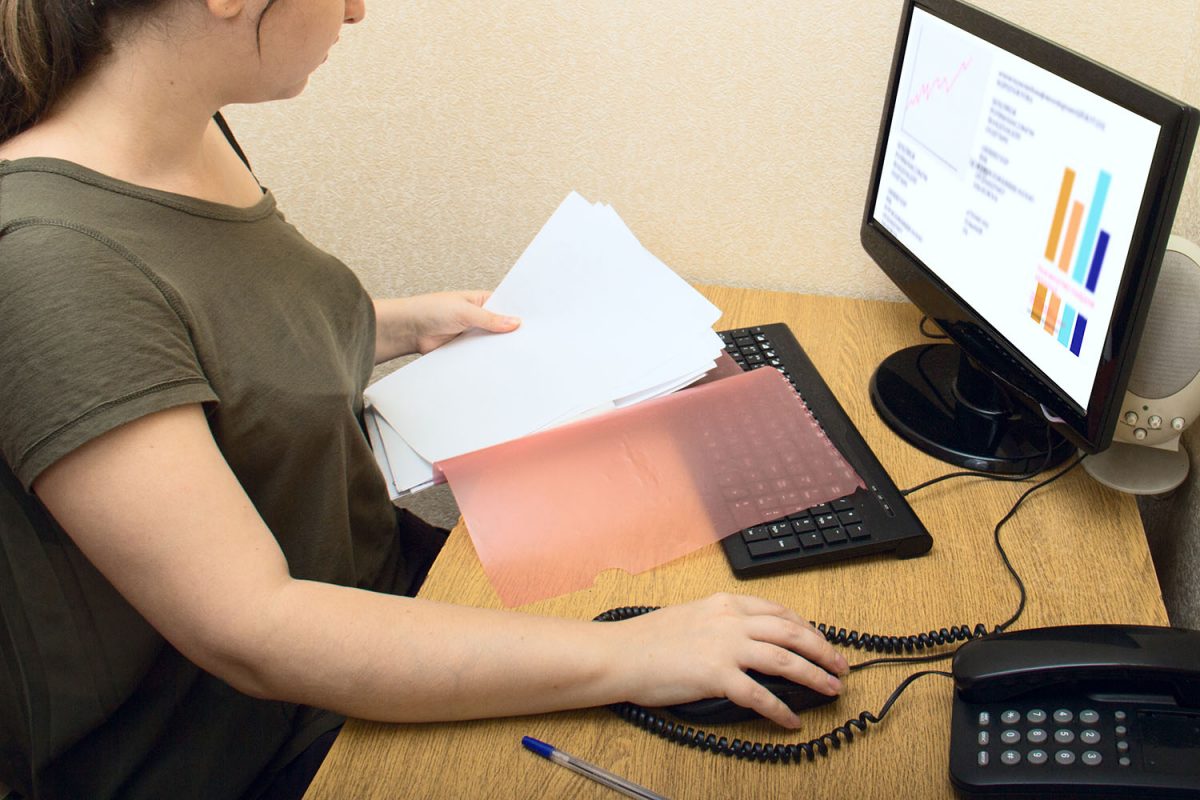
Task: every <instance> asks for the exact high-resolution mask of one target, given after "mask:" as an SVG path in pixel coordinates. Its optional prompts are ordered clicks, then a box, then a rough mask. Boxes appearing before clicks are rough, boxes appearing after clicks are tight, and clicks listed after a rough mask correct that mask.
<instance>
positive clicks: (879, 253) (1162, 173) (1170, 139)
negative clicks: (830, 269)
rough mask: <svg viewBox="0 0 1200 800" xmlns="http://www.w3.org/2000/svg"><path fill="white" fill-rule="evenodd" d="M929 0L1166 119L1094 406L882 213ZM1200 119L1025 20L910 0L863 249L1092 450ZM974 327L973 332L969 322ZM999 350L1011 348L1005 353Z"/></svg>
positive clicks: (945, 15) (1110, 425)
mask: <svg viewBox="0 0 1200 800" xmlns="http://www.w3.org/2000/svg"><path fill="white" fill-rule="evenodd" d="M915 8H920V9H923V10H925V11H927V12H928V13H930V14H932V15H933V16H935V17H938V18H940V19H943V20H945V21H947V22H949V23H950V24H952V25H955V26H956V27H958V28H961V29H963V30H965V31H967V32H969V33H971V34H974V35H976V36H978V37H979V38H981V39H984V40H985V41H988V42H991V43H992V44H995V45H996V46H998V47H1000V48H1002V49H1005V50H1007V51H1009V52H1011V53H1013V54H1014V55H1017V56H1019V57H1020V58H1023V59H1025V60H1026V61H1029V62H1030V63H1032V64H1035V65H1037V66H1040V67H1042V68H1044V69H1046V70H1048V71H1050V72H1052V73H1054V74H1056V75H1059V76H1060V77H1063V78H1065V79H1066V80H1068V81H1071V82H1072V83H1075V84H1077V85H1079V86H1081V87H1082V88H1084V89H1087V90H1088V91H1091V92H1093V93H1095V94H1096V95H1098V96H1100V97H1103V98H1106V99H1107V100H1109V101H1111V102H1113V103H1115V104H1117V105H1119V106H1122V107H1123V108H1126V109H1129V110H1130V111H1132V112H1134V113H1136V114H1138V115H1140V116H1142V117H1144V118H1146V119H1148V120H1150V121H1152V122H1154V123H1156V124H1157V125H1159V127H1160V131H1159V137H1158V143H1157V145H1156V146H1155V150H1154V157H1153V159H1152V161H1151V164H1150V170H1149V173H1148V176H1147V183H1146V192H1145V195H1144V197H1143V199H1142V203H1141V206H1140V207H1139V209H1138V216H1137V222H1136V224H1135V226H1134V236H1133V238H1132V241H1131V242H1130V248H1129V254H1128V257H1127V260H1126V263H1125V265H1124V271H1123V273H1122V278H1121V283H1120V288H1119V289H1118V293H1117V300H1116V305H1115V307H1114V309H1113V314H1112V319H1111V321H1110V323H1109V327H1108V330H1107V331H1106V332H1105V344H1104V348H1103V351H1102V355H1101V359H1100V363H1099V365H1098V367H1097V371H1096V379H1095V383H1094V384H1093V387H1092V393H1091V396H1090V398H1089V401H1088V405H1087V409H1090V411H1087V410H1085V409H1084V408H1082V407H1080V406H1079V405H1078V404H1077V403H1075V402H1074V401H1073V400H1072V399H1071V398H1070V397H1068V396H1067V395H1066V393H1065V392H1063V391H1062V390H1061V389H1060V388H1059V387H1057V385H1056V384H1055V382H1054V381H1053V380H1052V379H1051V378H1050V377H1049V376H1048V375H1046V374H1045V373H1044V372H1042V371H1041V370H1040V369H1039V368H1038V367H1037V365H1035V364H1034V363H1033V362H1032V361H1030V360H1029V359H1028V358H1026V357H1025V356H1024V355H1023V354H1022V353H1021V352H1020V351H1019V350H1018V349H1017V348H1015V347H1013V346H1012V345H1011V344H1010V343H1009V342H1008V341H1007V339H1005V338H1004V336H1002V335H1001V334H1000V333H999V332H998V331H997V330H996V329H995V328H994V327H992V326H991V325H990V324H989V323H988V322H987V320H985V319H983V318H982V317H980V316H979V315H978V314H976V313H975V311H974V310H973V309H972V308H971V307H970V306H969V305H968V304H967V303H966V302H965V301H963V300H962V299H961V298H960V297H958V295H957V294H956V293H955V292H954V291H953V290H952V289H951V288H950V287H949V286H947V285H946V284H945V283H944V282H943V281H942V280H941V279H940V278H938V276H937V275H936V274H935V273H934V272H933V271H932V270H930V269H928V268H927V267H925V266H924V265H923V264H922V263H921V261H920V259H918V258H917V257H916V256H915V255H913V254H912V253H911V252H910V251H909V250H908V249H907V248H905V247H904V245H902V244H901V243H900V242H899V241H898V240H896V239H895V238H894V237H893V236H892V235H891V234H890V233H889V232H888V231H887V229H886V228H884V227H883V226H882V225H881V224H879V223H877V222H876V221H875V219H874V209H875V201H876V197H877V195H878V191H879V183H880V176H881V174H882V168H883V156H884V153H885V150H886V147H887V142H888V137H889V135H890V131H891V118H892V112H893V110H894V108H895V105H896V101H897V97H898V94H899V92H898V83H899V79H900V70H901V66H902V65H903V63H904V51H905V46H906V44H907V40H908V32H909V29H910V27H911V24H912V17H913V10H914V9H915ZM1198 124H1200V114H1198V113H1197V111H1196V109H1194V108H1191V107H1190V106H1188V105H1186V104H1184V103H1181V102H1179V101H1177V100H1174V99H1173V98H1171V97H1169V96H1167V95H1165V94H1163V93H1161V92H1159V91H1157V90H1154V89H1151V88H1150V87H1148V86H1145V85H1144V84H1142V83H1139V82H1138V81H1136V80H1134V79H1132V78H1129V77H1128V76H1125V75H1122V74H1120V73H1118V72H1116V71H1115V70H1113V69H1111V68H1109V67H1106V66H1104V65H1102V64H1100V63H1098V62H1096V61H1093V60H1091V59H1089V58H1087V57H1086V56H1083V55H1080V54H1079V53H1076V52H1074V51H1071V50H1068V49H1067V48H1065V47H1063V46H1061V45H1058V44H1056V43H1054V42H1052V41H1050V40H1048V39H1046V38H1044V37H1042V36H1039V35H1037V34H1035V33H1032V32H1030V31H1027V30H1025V29H1023V28H1020V27H1018V26H1016V25H1013V24H1012V23H1009V22H1007V21H1005V20H1003V19H1001V18H999V17H996V16H994V15H992V14H990V13H988V12H986V11H983V10H982V9H979V8H976V7H975V6H972V5H969V4H967V3H964V2H961V0H906V2H905V4H904V8H903V11H902V14H901V19H900V26H899V31H898V33H897V37H896V46H895V49H894V51H893V60H892V66H891V72H890V75H889V78H888V84H887V93H886V94H885V95H884V105H883V114H882V117H881V121H880V125H879V137H878V141H877V143H876V147H875V157H874V161H873V164H872V168H871V177H870V183H869V186H868V191H867V197H866V202H865V207H864V212H863V221H862V226H861V231H860V239H861V241H862V245H863V248H864V249H865V250H866V251H867V253H868V254H869V255H870V256H871V257H872V259H874V261H875V262H876V264H877V265H878V266H879V267H880V268H881V269H882V270H883V271H884V272H885V273H886V274H887V275H888V277H889V278H891V279H892V281H893V282H894V283H895V284H896V286H897V287H898V288H899V289H900V290H901V291H902V292H904V294H905V295H906V296H907V297H908V298H909V299H910V300H911V301H912V302H913V303H914V304H915V305H916V306H917V307H918V308H920V309H921V310H922V312H924V313H925V314H927V315H928V316H929V317H930V319H932V320H933V321H934V322H936V323H937V324H938V325H939V326H940V327H941V328H942V329H943V330H944V331H945V332H946V333H947V335H949V336H950V337H951V339H952V340H953V341H954V342H955V344H957V345H958V346H959V347H961V348H962V349H963V350H964V351H965V352H966V354H967V355H968V356H969V357H970V358H971V359H972V360H974V361H975V362H977V363H978V364H979V365H980V366H982V367H983V368H984V369H986V370H987V371H988V372H989V373H991V374H993V375H994V376H995V377H996V378H998V379H1000V380H1001V381H1003V382H1004V383H1006V384H1008V385H1009V386H1011V387H1013V388H1014V389H1016V390H1017V391H1016V393H1015V394H1016V396H1017V397H1018V398H1019V399H1020V400H1022V401H1024V402H1025V403H1027V404H1028V405H1029V406H1030V407H1032V408H1038V406H1039V405H1040V406H1041V407H1042V408H1043V409H1045V411H1046V412H1049V414H1050V415H1051V416H1053V417H1057V418H1058V419H1057V420H1056V421H1055V426H1056V428H1057V429H1058V430H1059V431H1060V432H1061V433H1063V435H1065V436H1067V438H1069V439H1070V440H1071V441H1072V442H1073V443H1074V444H1076V445H1077V446H1078V447H1080V448H1081V449H1083V450H1084V451H1086V452H1098V451H1100V450H1103V449H1104V448H1105V447H1107V446H1108V445H1109V443H1110V442H1111V439H1112V435H1113V430H1114V428H1115V426H1116V422H1117V416H1118V414H1119V413H1120V404H1121V402H1122V400H1123V399H1124V393H1125V387H1126V385H1127V384H1128V381H1129V375H1130V372H1131V370H1132V368H1133V361H1134V356H1135V354H1136V350H1137V342H1138V341H1139V340H1140V338H1141V332H1142V328H1143V327H1144V325H1145V321H1146V315H1147V312H1148V311H1149V308H1150V300H1151V298H1152V297H1153V294H1154V285H1155V283H1156V281H1157V278H1158V271H1159V268H1160V267H1161V265H1162V259H1163V254H1164V252H1165V250H1166V245H1167V239H1168V237H1169V236H1170V233H1171V225H1172V223H1173V221H1174V218H1175V211H1176V208H1177V207H1178V204H1179V198H1180V195H1181V193H1182V191H1183V183H1184V178H1185V177H1186V173H1187V164H1188V161H1189V159H1190V156H1191V151H1192V147H1193V145H1194V143H1195V139H1196V131H1197V127H1198ZM968 330H969V331H970V334H971V335H969V336H968V335H963V332H964V331H968ZM999 354H1003V356H1002V357H1000V355H999Z"/></svg>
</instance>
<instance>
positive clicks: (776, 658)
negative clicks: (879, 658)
mask: <svg viewBox="0 0 1200 800" xmlns="http://www.w3.org/2000/svg"><path fill="white" fill-rule="evenodd" d="M604 624H606V625H614V626H615V627H616V628H618V629H619V633H620V636H621V637H622V638H624V639H625V640H626V641H625V642H623V643H622V644H621V645H620V646H619V650H618V651H617V653H618V655H617V656H616V657H617V658H619V659H620V663H621V665H622V666H623V668H624V669H625V670H627V672H626V677H627V679H628V681H629V682H630V683H629V686H628V700H629V701H630V702H634V703H638V704H640V705H645V706H668V705H675V704H677V703H684V702H689V701H692V700H698V699H702V698H707V697H725V698H728V699H729V700H731V701H733V702H734V703H737V704H738V705H740V706H745V707H746V708H750V709H753V710H754V711H756V712H757V713H759V714H760V715H762V716H763V717H766V718H767V719H770V720H772V721H774V722H776V723H778V724H780V725H782V726H784V727H787V728H795V727H798V726H799V725H800V718H799V717H798V716H797V715H796V714H795V712H793V711H792V710H791V709H789V708H788V707H787V706H786V705H785V704H784V703H783V701H782V700H780V699H779V698H778V697H776V696H775V695H773V694H771V693H770V692H769V691H767V690H766V689H765V688H764V687H763V686H762V685H761V684H759V683H758V682H757V681H755V680H754V679H753V678H751V677H750V676H748V675H747V674H746V670H749V669H753V670H757V671H758V672H761V673H765V674H769V675H779V676H781V677H784V678H787V679H788V680H791V681H793V682H795V683H800V684H804V685H805V686H808V687H810V688H812V689H814V690H816V691H818V692H820V693H821V694H825V695H836V694H838V693H839V692H841V689H842V683H841V680H840V679H839V676H844V675H845V674H846V673H847V672H848V670H849V667H848V665H847V663H846V659H845V658H844V657H843V656H842V655H841V654H840V653H838V652H836V651H835V650H834V649H833V646H832V645H830V644H829V643H828V642H827V641H826V640H825V638H824V636H822V635H821V633H820V632H819V631H817V630H816V629H815V628H814V627H813V626H812V625H811V624H809V623H808V622H806V621H805V620H803V619H801V618H800V617H799V616H798V615H797V614H796V613H795V612H793V611H791V610H790V609H788V608H785V607H784V606H781V605H779V604H778V603H774V602H771V601H769V600H764V599H761V598H758V597H747V596H742V595H732V594H715V595H712V596H710V597H707V598H704V599H702V600H697V601H694V602H691V603H686V604H683V605H677V606H668V607H665V608H662V609H659V610H658V611H655V612H653V613H651V614H643V615H641V616H638V617H634V618H631V619H628V620H624V621H622V622H618V623H604Z"/></svg>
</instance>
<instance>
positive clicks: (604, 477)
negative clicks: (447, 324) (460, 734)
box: [437, 367, 862, 606]
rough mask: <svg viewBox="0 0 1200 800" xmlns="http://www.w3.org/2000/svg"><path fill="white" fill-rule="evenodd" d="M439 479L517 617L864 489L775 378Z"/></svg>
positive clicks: (708, 390) (612, 418)
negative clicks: (611, 575) (520, 609)
mask: <svg viewBox="0 0 1200 800" xmlns="http://www.w3.org/2000/svg"><path fill="white" fill-rule="evenodd" d="M734 369H736V367H734ZM437 467H438V468H439V469H440V470H442V471H443V472H444V473H445V475H446V478H447V480H448V481H449V483H450V487H451V489H452V490H453V492H454V496H455V498H456V499H457V501H458V504H459V508H460V510H461V511H462V513H463V517H464V518H465V520H466V523H467V529H468V531H469V532H470V535H471V539H472V541H473V542H474V544H475V549H476V551H477V552H478V554H479V558H480V560H481V562H482V563H483V568H484V571H485V573H486V574H487V576H488V578H489V580H490V581H491V583H492V586H493V587H494V588H495V589H496V592H497V594H498V595H499V596H500V598H501V600H502V601H503V602H504V604H505V605H507V606H517V605H523V604H525V603H530V602H533V601H535V600H540V599H544V598H547V597H554V596H557V595H560V594H564V593H567V592H571V591H575V590H577V589H581V588H585V587H587V586H590V585H591V584H592V582H593V580H594V579H595V577H596V575H597V574H599V573H600V572H601V571H603V570H605V569H610V568H616V569H622V570H625V571H627V572H629V573H639V572H642V571H644V570H646V569H649V568H651V567H654V566H657V565H659V564H663V563H665V562H667V561H671V560H672V559H675V558H678V557H679V556H682V555H684V554H686V553H688V552H691V551H692V550H695V549H697V548H699V547H702V546H704V545H706V544H709V543H711V542H714V541H716V540H717V539H720V538H721V537H723V536H726V535H728V534H731V533H734V532H735V531H739V530H742V529H743V528H747V527H750V526H752V525H758V524H761V523H763V522H766V521H769V520H773V519H777V518H779V517H782V516H785V515H787V514H792V513H795V512H797V511H799V510H801V509H803V508H808V507H810V506H812V505H815V504H818V503H822V502H827V501H829V500H832V499H834V498H837V497H841V496H844V495H846V494H849V493H850V492H852V491H853V490H854V489H855V488H856V487H858V486H861V485H862V480H861V479H860V478H859V477H858V475H857V474H855V472H854V470H853V469H852V468H851V467H850V465H849V464H848V463H846V461H845V459H843V458H842V456H841V455H840V454H839V453H838V452H837V450H836V449H835V448H834V447H833V445H832V444H831V443H830V442H829V440H828V439H827V438H826V436H825V434H824V432H822V431H821V429H820V426H818V425H817V424H816V422H815V421H814V420H813V418H812V415H811V413H810V412H809V411H808V408H807V407H806V406H805V405H804V403H803V402H802V401H801V400H800V398H799V397H798V396H797V395H796V393H795V391H794V390H793V389H792V388H791V385H790V384H788V383H787V381H786V379H784V378H783V376H782V375H780V374H779V373H778V372H777V371H776V370H774V369H760V370H755V371H753V372H747V373H742V372H740V371H739V372H738V374H736V375H733V376H731V377H728V378H724V379H721V380H716V381H712V382H710V383H706V384H704V385H701V386H696V387H693V388H689V389H685V390H684V391H682V392H678V393H675V394H672V395H669V396H666V397H660V398H657V399H654V400H649V401H646V402H645V403H641V404H638V405H636V406H631V407H628V408H622V409H616V410H614V411H611V412H609V413H606V414H601V415H599V416H594V417H590V418H588V419H585V420H582V421H579V422H575V423H572V424H569V425H564V426H561V427H558V428H554V429H552V430H549V431H544V432H541V433H537V434H534V435H531V436H526V437H524V438H521V439H518V440H515V441H511V442H507V443H505V444H501V445H498V446H496V447H491V448H487V449H485V450H480V451H475V452H472V453H469V454H467V455H463V456H459V457H457V458H452V459H449V460H447V461H443V462H439V463H438V464H437Z"/></svg>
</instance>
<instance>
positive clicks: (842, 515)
mask: <svg viewBox="0 0 1200 800" xmlns="http://www.w3.org/2000/svg"><path fill="white" fill-rule="evenodd" d="M837 518H838V521H839V522H841V523H842V525H855V524H857V523H859V522H862V517H861V516H860V515H859V513H858V512H857V511H855V510H854V509H850V510H849V511H839V512H837Z"/></svg>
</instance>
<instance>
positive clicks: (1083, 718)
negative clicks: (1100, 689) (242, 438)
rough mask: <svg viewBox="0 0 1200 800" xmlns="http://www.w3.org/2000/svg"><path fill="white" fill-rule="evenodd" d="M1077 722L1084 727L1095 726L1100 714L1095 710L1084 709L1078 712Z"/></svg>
mask: <svg viewBox="0 0 1200 800" xmlns="http://www.w3.org/2000/svg"><path fill="white" fill-rule="evenodd" d="M1079 721H1080V722H1082V723H1083V724H1084V725H1095V724H1096V723H1097V722H1099V721H1100V712H1098V711H1096V710H1095V709H1091V708H1085V709H1084V710H1083V711H1080V712H1079Z"/></svg>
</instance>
